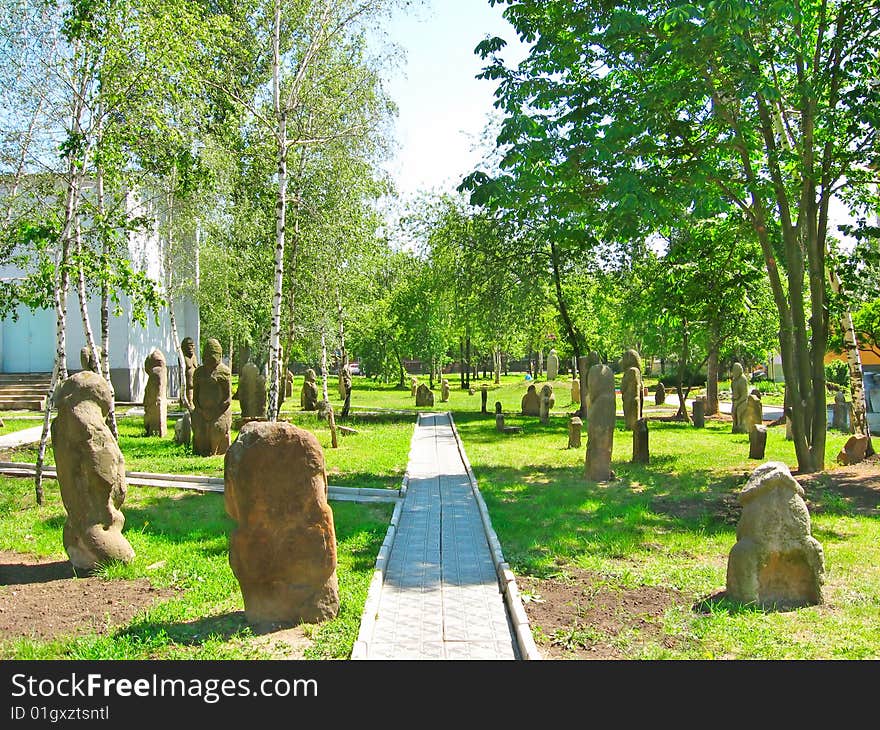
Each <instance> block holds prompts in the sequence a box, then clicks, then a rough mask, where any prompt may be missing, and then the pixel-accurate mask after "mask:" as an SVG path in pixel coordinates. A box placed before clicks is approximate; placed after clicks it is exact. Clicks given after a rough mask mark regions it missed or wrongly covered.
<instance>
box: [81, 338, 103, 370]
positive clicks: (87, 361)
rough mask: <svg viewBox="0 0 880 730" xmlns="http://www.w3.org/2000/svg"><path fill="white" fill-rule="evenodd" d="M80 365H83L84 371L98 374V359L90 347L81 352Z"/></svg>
mask: <svg viewBox="0 0 880 730" xmlns="http://www.w3.org/2000/svg"><path fill="white" fill-rule="evenodd" d="M79 364H80V365H82V369H83V370H89V371H91V372H93V373H96V372H98V359H97V358H96V357H95V353H94V352H92V348H91V347H89V346H88V345H86V346H85V347H83V348H82V349H80V351H79Z"/></svg>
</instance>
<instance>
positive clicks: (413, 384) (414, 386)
mask: <svg viewBox="0 0 880 730" xmlns="http://www.w3.org/2000/svg"><path fill="white" fill-rule="evenodd" d="M418 389H419V379H418V378H416V377H414V376H413V377H410V379H409V391H410V393H409V394H410V395H411V396H415V394H416V391H417V390H418Z"/></svg>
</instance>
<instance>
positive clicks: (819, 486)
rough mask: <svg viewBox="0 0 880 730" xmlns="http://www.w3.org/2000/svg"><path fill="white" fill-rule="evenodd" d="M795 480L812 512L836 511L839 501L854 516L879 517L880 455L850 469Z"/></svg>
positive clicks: (799, 476) (837, 469)
mask: <svg viewBox="0 0 880 730" xmlns="http://www.w3.org/2000/svg"><path fill="white" fill-rule="evenodd" d="M794 476H795V478H796V479H797V480H798V483H799V484H800V485H801V486H802V487H803V488H804V492H806V496H807V505H808V506H809V507H810V511H811V512H817V513H821V512H823V511H827V510H829V509H832V508H836V509H839V508H840V503H841V501H842V503H843V505H844V506H845V507H846V509H848V510H849V511H851V512H852V513H853V514H858V515H867V516H877V515H880V454H874V455H873V456H870V457H868V458H867V459H865V460H864V461H861V462H859V463H858V464H852V465H851V466H840V467H837V468H835V469H832V470H831V471H825V472H820V473H818V474H803V475H798V474H795V475H794ZM832 497H833V498H835V499H834V501H833V502H832V500H831V499H830V498H832Z"/></svg>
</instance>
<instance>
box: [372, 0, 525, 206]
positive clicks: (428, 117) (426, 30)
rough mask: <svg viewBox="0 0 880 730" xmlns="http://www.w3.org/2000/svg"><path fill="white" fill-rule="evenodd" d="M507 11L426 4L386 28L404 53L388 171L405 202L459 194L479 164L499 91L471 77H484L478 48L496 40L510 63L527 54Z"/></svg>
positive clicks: (463, 2)
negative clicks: (436, 193)
mask: <svg viewBox="0 0 880 730" xmlns="http://www.w3.org/2000/svg"><path fill="white" fill-rule="evenodd" d="M502 10H503V7H499V6H495V7H490V6H489V3H488V2H487V0H426V2H425V3H424V5H423V6H422V8H420V9H417V10H416V11H415V12H410V13H406V14H404V13H401V12H398V14H397V17H396V19H395V20H394V21H393V22H391V23H390V24H389V25H388V26H387V27H386V31H387V33H388V35H389V40H391V41H392V42H394V43H396V44H398V45H399V46H401V47H402V49H403V50H404V51H405V54H406V56H405V61H404V63H403V64H401V71H400V72H398V73H396V74H395V75H394V76H393V77H392V78H390V79H389V85H388V89H389V92H390V95H391V98H393V99H394V100H395V102H396V103H397V104H398V106H399V116H398V118H397V121H396V124H395V129H396V139H397V143H398V145H399V150H398V153H397V155H396V156H395V157H394V158H393V159H392V160H391V161H390V162H389V164H388V165H387V168H388V170H389V171H390V172H391V174H392V175H393V177H394V179H395V180H396V182H397V185H398V186H399V189H400V192H401V194H402V197H403V198H404V199H406V198H409V197H410V196H411V195H413V194H414V193H415V192H417V191H420V190H425V191H427V190H435V189H439V190H443V191H452V190H454V189H455V187H456V186H457V185H458V183H459V182H460V180H461V177H462V176H463V175H465V174H467V173H468V172H470V171H471V170H472V169H473V167H474V165H476V164H477V162H478V161H479V157H480V155H479V153H478V152H476V151H475V149H474V148H475V146H476V144H477V142H478V140H479V139H480V136H481V134H482V132H483V129H484V128H485V126H486V122H487V121H488V119H489V115H490V113H491V112H492V102H493V96H492V94H493V92H494V90H495V84H494V82H492V81H485V80H481V79H476V78H474V77H475V76H476V75H477V74H478V73H480V71H481V70H482V61H481V60H480V58H479V57H478V56H476V55H475V54H474V52H473V51H474V48H475V47H476V45H477V44H478V43H479V42H480V41H482V40H483V38H484V37H485V36H487V35H492V36H496V35H497V36H501V37H502V38H504V39H505V40H507V41H508V43H509V44H510V45H509V47H508V49H505V51H504V53H503V55H504V57H505V59H506V60H514V61H516V60H519V59H520V58H521V57H522V55H523V51H522V46H521V45H520V44H519V42H518V40H517V38H516V34H515V33H514V31H513V28H512V26H511V25H510V24H509V23H508V22H507V21H506V20H505V19H504V18H503V17H502V14H501V13H502Z"/></svg>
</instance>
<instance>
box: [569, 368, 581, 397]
mask: <svg viewBox="0 0 880 730" xmlns="http://www.w3.org/2000/svg"><path fill="white" fill-rule="evenodd" d="M571 402H572V403H574V404H575V405H580V404H581V381H580V380H578V379H577V373H575V377H574V378H572V381H571Z"/></svg>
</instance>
